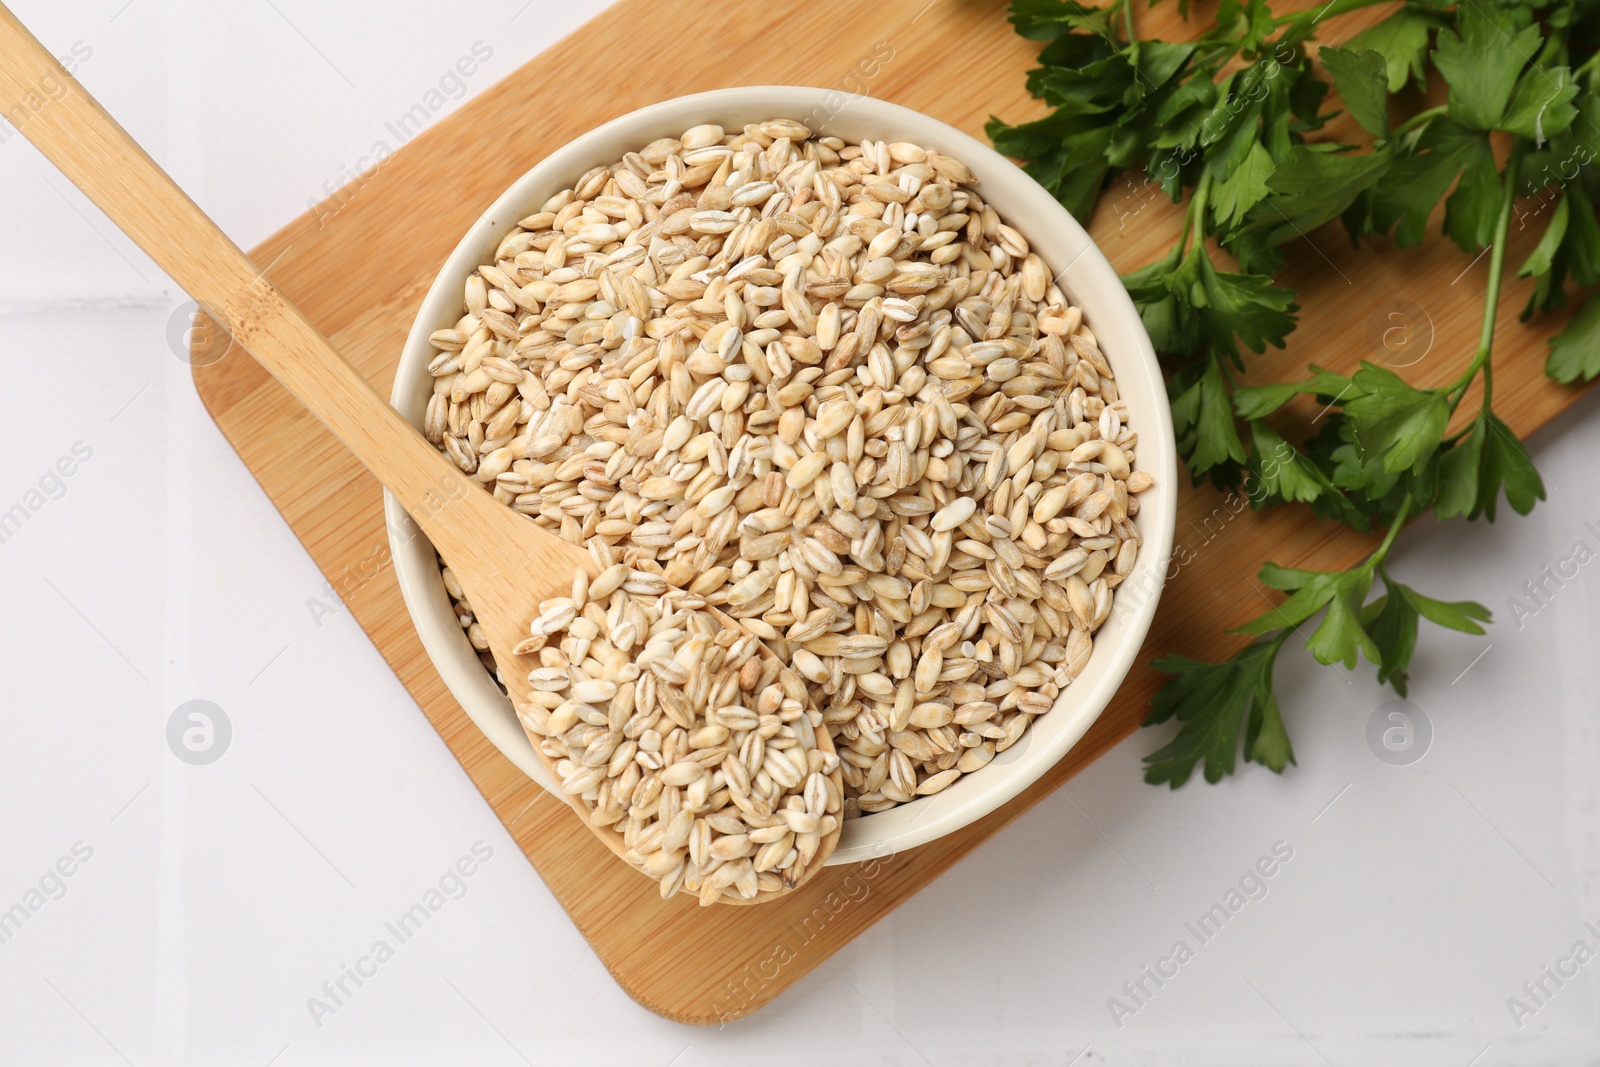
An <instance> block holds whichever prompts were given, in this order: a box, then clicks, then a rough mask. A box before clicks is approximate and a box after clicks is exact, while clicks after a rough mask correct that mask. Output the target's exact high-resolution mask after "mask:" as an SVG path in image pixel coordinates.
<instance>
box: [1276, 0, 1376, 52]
mask: <svg viewBox="0 0 1600 1067" xmlns="http://www.w3.org/2000/svg"><path fill="white" fill-rule="evenodd" d="M1384 2H1385V0H1332V2H1331V3H1329V4H1326V5H1324V6H1322V7H1317V8H1310V9H1307V10H1305V11H1302V12H1300V13H1299V14H1296V15H1285V16H1283V17H1282V18H1279V19H1275V20H1273V24H1274V25H1275V26H1293V27H1294V29H1292V30H1291V31H1290V32H1289V33H1286V34H1284V36H1283V40H1286V41H1289V42H1290V43H1291V44H1297V43H1299V41H1300V40H1302V39H1304V38H1306V37H1309V36H1310V35H1311V32H1312V31H1313V30H1314V29H1316V25H1317V23H1319V22H1321V21H1322V20H1323V19H1328V18H1338V17H1339V16H1340V15H1347V14H1349V13H1350V12H1352V11H1359V10H1361V9H1362V8H1364V7H1372V6H1373V5H1374V4H1381V3H1384Z"/></svg>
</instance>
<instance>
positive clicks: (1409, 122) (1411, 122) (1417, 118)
mask: <svg viewBox="0 0 1600 1067" xmlns="http://www.w3.org/2000/svg"><path fill="white" fill-rule="evenodd" d="M1449 110H1450V105H1448V104H1440V105H1439V106H1438V107H1430V108H1429V109H1428V110H1426V111H1419V112H1418V113H1417V114H1415V115H1412V116H1411V117H1410V118H1409V119H1406V120H1405V121H1404V122H1402V123H1401V124H1400V125H1398V126H1396V127H1395V128H1394V129H1393V130H1392V131H1390V133H1389V139H1390V140H1391V141H1392V140H1394V139H1395V138H1396V137H1399V136H1400V135H1401V134H1402V133H1406V132H1409V131H1410V130H1413V129H1415V128H1416V127H1418V126H1421V125H1424V124H1425V123H1429V122H1432V121H1433V120H1434V119H1436V118H1438V117H1439V116H1440V115H1443V114H1444V113H1446V112H1447V111H1449Z"/></svg>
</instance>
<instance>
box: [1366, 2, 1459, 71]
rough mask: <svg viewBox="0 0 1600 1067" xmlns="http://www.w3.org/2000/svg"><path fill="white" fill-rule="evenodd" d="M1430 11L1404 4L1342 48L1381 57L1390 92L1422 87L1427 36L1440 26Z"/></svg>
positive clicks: (1436, 17)
mask: <svg viewBox="0 0 1600 1067" xmlns="http://www.w3.org/2000/svg"><path fill="white" fill-rule="evenodd" d="M1440 21H1441V20H1440V18H1439V17H1438V16H1437V15H1435V14H1434V13H1433V12H1431V11H1425V10H1423V9H1421V8H1418V7H1414V6H1412V5H1410V4H1407V5H1406V6H1405V7H1402V8H1401V9H1400V10H1399V11H1396V12H1395V13H1394V14H1392V15H1390V16H1389V17H1388V18H1386V19H1384V20H1383V21H1382V22H1380V23H1378V24H1377V25H1376V26H1373V27H1371V28H1370V29H1366V30H1362V31H1361V32H1360V33H1358V34H1356V35H1355V36H1354V37H1352V38H1350V40H1349V42H1348V43H1347V44H1346V46H1345V47H1347V48H1349V49H1352V50H1354V51H1358V52H1359V51H1365V50H1368V49H1370V50H1372V51H1375V52H1377V53H1378V54H1379V55H1381V56H1383V61H1384V66H1385V68H1386V72H1387V74H1388V81H1389V92H1391V93H1398V92H1399V91H1400V90H1401V89H1404V88H1405V87H1406V83H1407V82H1412V81H1414V82H1416V84H1417V86H1418V87H1419V88H1421V87H1425V86H1426V84H1427V78H1426V75H1425V74H1424V70H1425V64H1426V63H1427V61H1428V34H1429V32H1430V31H1432V30H1433V28H1434V27H1435V26H1437V25H1438V24H1439V23H1440Z"/></svg>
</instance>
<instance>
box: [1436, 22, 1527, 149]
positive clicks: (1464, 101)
mask: <svg viewBox="0 0 1600 1067" xmlns="http://www.w3.org/2000/svg"><path fill="white" fill-rule="evenodd" d="M1529 18H1530V14H1529V9H1528V8H1525V7H1520V6H1519V7H1516V8H1511V7H1502V6H1498V5H1496V4H1493V3H1467V4H1462V5H1461V6H1460V7H1459V8H1458V9H1457V11H1456V27H1457V28H1456V29H1454V30H1443V31H1441V32H1440V33H1439V39H1438V44H1437V47H1436V48H1435V51H1434V53H1433V64H1434V66H1436V67H1438V68H1439V72H1440V73H1441V74H1443V75H1444V77H1445V81H1447V82H1449V83H1450V117H1451V118H1453V119H1455V120H1456V121H1457V122H1459V123H1462V124H1463V125H1466V126H1471V127H1472V128H1473V129H1478V130H1497V129H1501V128H1502V127H1501V125H1500V122H1501V119H1502V117H1503V116H1504V115H1505V112H1506V106H1507V105H1508V104H1509V103H1510V102H1511V95H1512V93H1514V92H1515V91H1516V88H1517V76H1518V75H1519V74H1521V73H1522V68H1523V67H1524V66H1525V65H1526V64H1527V61H1528V60H1527V57H1529V56H1532V55H1534V54H1535V53H1537V52H1538V51H1539V44H1540V41H1541V37H1540V35H1539V28H1538V27H1537V26H1534V25H1531V24H1528V23H1529ZM1519 22H1521V23H1523V25H1522V26H1520V27H1519V26H1518V25H1517V24H1518V23H1519Z"/></svg>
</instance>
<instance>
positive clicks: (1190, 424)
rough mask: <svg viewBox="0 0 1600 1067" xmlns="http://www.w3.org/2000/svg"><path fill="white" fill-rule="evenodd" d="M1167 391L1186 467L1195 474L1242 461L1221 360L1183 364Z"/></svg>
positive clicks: (1173, 426) (1237, 433)
mask: <svg viewBox="0 0 1600 1067" xmlns="http://www.w3.org/2000/svg"><path fill="white" fill-rule="evenodd" d="M1168 391H1169V394H1170V398H1171V401H1172V428H1173V430H1174V431H1175V432H1176V433H1177V436H1178V448H1179V449H1181V450H1182V451H1183V453H1184V454H1185V455H1187V456H1189V469H1190V470H1191V471H1193V472H1194V473H1195V475H1196V476H1198V475H1200V474H1201V473H1203V472H1205V471H1208V470H1211V469H1212V468H1213V467H1221V466H1224V465H1227V464H1230V463H1231V464H1238V463H1243V462H1244V460H1245V451H1244V442H1243V441H1241V440H1239V430H1238V428H1237V427H1236V426H1235V425H1234V421H1233V407H1232V405H1231V404H1229V403H1228V389H1227V385H1226V383H1225V381H1224V379H1223V372H1222V365H1221V364H1220V363H1218V362H1217V361H1216V360H1215V359H1211V360H1207V361H1206V362H1205V363H1203V364H1194V365H1191V366H1188V367H1185V368H1184V369H1183V370H1181V371H1179V372H1178V373H1177V374H1175V375H1173V378H1172V384H1171V385H1170V386H1169V387H1168Z"/></svg>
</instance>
